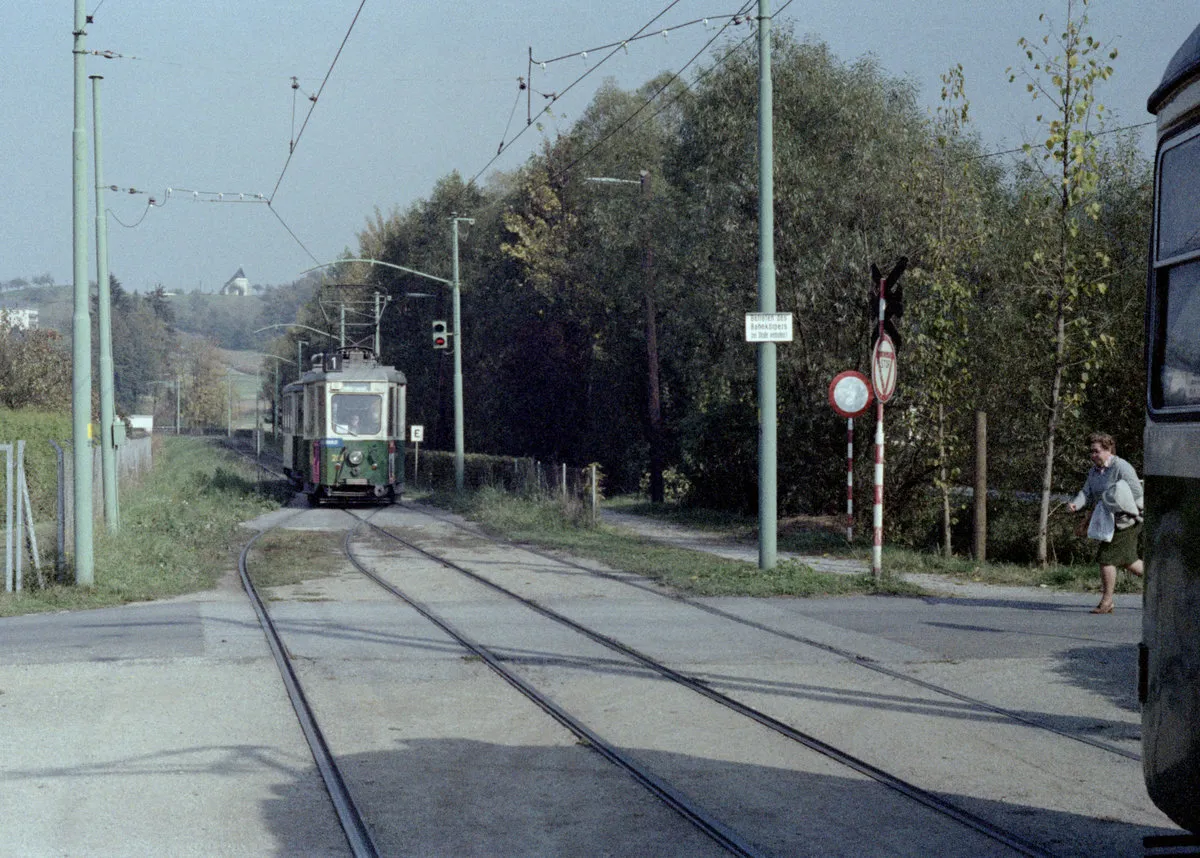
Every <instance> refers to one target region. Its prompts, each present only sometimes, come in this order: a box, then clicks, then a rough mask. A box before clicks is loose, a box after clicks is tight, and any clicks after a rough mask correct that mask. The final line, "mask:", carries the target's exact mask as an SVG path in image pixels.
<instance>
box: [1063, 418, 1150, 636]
mask: <svg viewBox="0 0 1200 858" xmlns="http://www.w3.org/2000/svg"><path fill="white" fill-rule="evenodd" d="M1088 455H1089V456H1090V458H1091V460H1092V469H1091V470H1090V471H1088V475H1087V480H1086V481H1085V482H1084V484H1083V488H1082V489H1081V490H1080V492H1079V494H1077V495H1075V497H1074V498H1072V499H1071V502H1070V503H1068V504H1067V509H1068V510H1070V511H1071V512H1075V511H1076V510H1079V509H1083V508H1084V507H1086V506H1087V505H1088V504H1089V503H1091V504H1093V505H1094V509H1093V511H1092V520H1091V523H1090V525H1089V527H1088V538H1089V539H1095V540H1098V541H1099V542H1100V549H1099V551H1097V553H1096V560H1097V562H1098V563H1099V564H1100V584H1101V593H1100V604H1099V605H1097V606H1096V607H1095V608H1093V609H1092V613H1093V614H1111V613H1112V610H1113V590H1114V589H1115V588H1116V586H1117V567H1118V566H1120V567H1122V568H1124V569H1126V570H1128V571H1129V572H1131V573H1132V574H1134V575H1137V576H1138V577H1139V578H1140V577H1141V576H1142V572H1143V566H1142V561H1141V559H1140V558H1139V557H1138V537H1140V536H1141V534H1142V509H1143V506H1144V501H1143V493H1142V482H1141V480H1139V479H1138V475H1137V472H1136V471H1134V469H1133V465H1131V464H1129V463H1128V462H1126V461H1125V460H1124V459H1122V458H1120V457H1119V456H1117V443H1116V441H1114V440H1113V438H1112V436H1111V435H1104V434H1102V433H1099V432H1097V433H1095V434H1093V435H1092V436H1091V437H1089V438H1088Z"/></svg>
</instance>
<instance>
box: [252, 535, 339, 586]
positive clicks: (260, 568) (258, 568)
mask: <svg viewBox="0 0 1200 858" xmlns="http://www.w3.org/2000/svg"><path fill="white" fill-rule="evenodd" d="M246 566H247V568H248V570H249V572H250V580H251V581H253V582H254V586H255V587H258V588H264V587H283V586H287V585H290V584H302V583H303V582H305V581H309V580H312V579H314V578H327V577H329V576H331V575H334V574H336V573H337V572H339V571H341V569H342V568H343V566H344V561H343V559H342V534H341V533H325V532H319V531H304V530H287V531H284V530H277V531H274V532H272V533H268V534H266V535H265V536H263V537H262V538H261V539H260V540H258V542H256V543H254V547H253V548H251V549H250V562H248V563H247V564H246Z"/></svg>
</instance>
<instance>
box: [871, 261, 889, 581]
mask: <svg viewBox="0 0 1200 858" xmlns="http://www.w3.org/2000/svg"><path fill="white" fill-rule="evenodd" d="M883 285H884V279H883V278H882V277H881V278H880V279H879V339H880V340H882V339H883V319H884V312H885V311H886V310H887V299H886V298H884V288H883ZM875 405H876V407H875V503H874V507H873V509H872V523H873V524H874V526H875V533H874V541H873V543H872V547H871V574H872V575H873V576H874V577H875V578H877V579H878V578H881V577H883V401H882V400H880V399H879V398H878V396H876V400H875Z"/></svg>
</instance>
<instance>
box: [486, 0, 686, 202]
mask: <svg viewBox="0 0 1200 858" xmlns="http://www.w3.org/2000/svg"><path fill="white" fill-rule="evenodd" d="M679 2H680V0H671V2H670V3H668V4H667V6H666V8H665V9H663V10H662V11H661V12H659V13H658V14H657V15H655V16H654V17H653V18H651V19H650V20H649V21H647V22H646V23H645V24H643V25H642V26H641V27H639V28H638V30H637V32H635V33H634V34H633V35H632V36H630V37H629V38H628V39H626V40H625V41H629V39H633V38H636V37H637V36H639V35H641V34H642V33H644V32H645V31H646V30H647V29H649V28H650V27H652V26H653V25H654V22H655V21H657V20H658V19H659V18H661V17H662V16H663V15H665V14H667V13H668V12H670V11H671V9H672V8H674V7H675V5H676V4H678V3H679ZM620 44H621V43H619V42H618V43H617V47H616V48H614V49H613V50H612V51H610V52H609V53H608V54H606V55H605V56H604V57H603V58H602V59H601V60H600V61H599V62H598V63H596V64H595V65H594V66H591V67H590V68H589V69H588V70H587V71H585V72H584V73H583V74H581V75H580V76H579V77H577V78H575V80H573V81H571V83H570V84H568V85H567V86H566V87H565V88H564V89H563V90H562V91H561V92H558V93H556V94H555V97H554V98H553V99H552V100H551V102H550V104H547V105H546V106H545V107H543V108H542V109H541V111H539V112H538V114H537V116H534V117H531V118H530V119H529V121H528V122H527V123H526V124H525V127H524V128H522V129H521V130H520V131H518V132H517V133H516V134H515V135H514V136H513V139H512V140H509V141H508V142H507V143H501V144H500V148H499V149H498V150H497V152H496V154H495V155H493V156H492V157H491V159H490V160H489V161H488V162H487V163H486V164H484V165H483V167H481V168H480V170H479V172H477V173H476V174H475V175H474V176H472V177H471V179H470V181H468V182H467V184H468V185H470V184H473V183H474V182H476V181H477V180H478V179H479V177H480V176H482V175H483V174H484V173H485V172H487V169H488V168H489V167H491V166H492V164H494V163H496V160H497V159H498V158H499V157H500V156H501V155H502V154H504V152H505V151H507V150H508V149H509V148H510V147H511V146H512V145H513V144H514V143H516V142H517V141H518V140H519V139H521V135H523V134H524V133H525V132H526V131H528V130H529V129H530V128H532V127H533V121H534V120H535V119H538V118H540V117H542V116H544V115H545V114H546V113H548V112H549V111H550V107H551V105H552V104H553V103H554V102H555V101H557V100H558V99H559V98H561V97H562V96H564V95H566V94H567V93H568V92H570V91H571V90H572V89H574V88H575V87H576V86H578V85H579V83H580V82H582V81H583V80H584V79H585V78H586V77H588V75H590V74H591V73H592V72H594V71H595V70H596V69H598V68H600V66H602V65H604V64H605V63H606V62H608V61H609V60H610V59H611V58H612V57H613V55H614V54H616V52H617V51H619V50H620V49H621V48H620ZM530 85H532V84H530Z"/></svg>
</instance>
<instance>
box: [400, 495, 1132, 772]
mask: <svg viewBox="0 0 1200 858" xmlns="http://www.w3.org/2000/svg"><path fill="white" fill-rule="evenodd" d="M401 505H402V506H403V507H404V508H405V509H407V510H410V511H412V512H416V513H419V514H421V515H427V516H429V517H430V518H434V519H437V520H438V521H442V522H445V523H446V524H449V525H451V526H453V527H457V528H459V529H460V530H465V531H467V532H468V533H471V534H473V535H475V536H478V537H479V538H480V539H486V540H488V541H489V542H493V543H499V544H506V545H512V544H513V543H511V542H509V541H507V540H504V539H500V538H498V537H495V536H491V535H490V534H486V533H482V532H480V531H479V530H476V529H474V528H471V527H467V526H466V525H464V524H462V523H460V522H457V521H455V520H454V519H452V518H450V517H448V516H442V515H437V514H436V513H434V512H431V511H429V510H427V509H422V508H419V507H416V506H414V505H412V504H408V503H405V504H401ZM519 547H520V549H521V550H522V551H528V552H529V553H530V554H534V555H537V556H538V557H544V558H545V559H547V560H552V561H554V562H556V563H561V564H562V565H564V566H569V567H571V568H572V569H578V570H580V571H581V572H588V573H590V574H592V575H596V576H598V577H601V578H605V579H608V580H610V581H616V582H618V583H620V584H624V585H625V586H627V587H633V588H634V589H637V590H642V591H644V592H647V593H653V594H654V595H656V596H661V597H662V598H664V599H670V600H672V601H675V602H679V603H681V604H684V605H688V606H689V607H692V608H695V609H696V610H699V611H703V612H705V613H706V614H710V615H711V616H714V617H720V618H722V619H725V620H729V621H731V622H735V623H739V624H740V625H743V626H746V627H747V628H752V629H755V630H757V631H760V632H765V633H767V634H769V635H773V636H775V637H778V638H782V639H784V640H789V641H792V642H793V643H799V644H804V645H805V646H810V647H813V648H815V649H819V650H821V651H823V652H827V653H830V654H831V655H836V656H839V657H841V658H844V659H846V660H847V661H850V662H853V663H854V664H856V665H858V666H859V667H861V668H863V669H864V670H871V671H874V672H876V673H879V674H882V675H884V676H888V677H891V678H892V679H897V680H900V681H901V682H906V683H909V684H911V685H915V686H917V687H918V688H923V689H925V690H926V691H931V692H933V693H934V694H940V695H942V696H943V697H949V698H951V699H952V700H957V701H959V702H960V703H968V704H970V705H971V706H974V707H976V708H978V709H981V710H984V711H987V712H991V713H992V714H994V715H1000V716H1001V717H1004V718H1007V719H1009V720H1011V721H1015V722H1017V723H1019V724H1024V725H1025V726H1027V727H1034V728H1036V729H1039V730H1045V731H1046V732H1048V733H1054V734H1055V735H1058V736H1062V737H1063V738H1064V739H1070V740H1071V741H1074V742H1079V743H1081V744H1084V745H1090V746H1091V747H1093V748H1098V749H1099V750H1101V751H1105V752H1107V753H1110V754H1115V755H1116V756H1118V757H1125V758H1126V759H1128V760H1132V761H1134V762H1138V763H1140V762H1141V761H1142V755H1141V754H1139V753H1137V752H1135V751H1128V750H1126V749H1125V748H1121V747H1119V746H1117V745H1113V744H1111V743H1109V742H1105V741H1103V740H1101V739H1095V738H1093V737H1091V736H1081V735H1079V734H1078V733H1072V732H1070V731H1069V730H1066V729H1063V728H1062V727H1055V726H1054V725H1052V724H1047V723H1045V722H1044V721H1039V720H1038V719H1037V718H1031V717H1029V716H1027V715H1022V714H1021V713H1020V712H1014V711H1013V710H1012V709H1006V708H1005V707H1003V706H997V705H996V704H994V703H988V702H987V701H986V700H980V699H978V698H976V697H971V696H969V695H966V694H962V693H960V692H958V691H955V690H953V689H951V688H946V687H945V686H942V685H937V684H935V683H933V682H929V681H928V680H924V679H920V678H919V677H916V676H912V675H911V674H907V673H904V672H903V671H899V670H895V669H893V668H890V667H885V666H884V665H882V664H880V663H879V662H877V661H875V660H874V659H872V658H870V657H868V656H865V655H862V654H861V653H856V652H853V651H852V650H848V649H843V648H842V647H838V646H834V645H833V644H828V643H825V642H824V641H818V640H814V639H813V638H808V637H805V636H804V635H798V634H795V633H794V632H788V631H784V630H783V629H777V628H774V627H772V626H768V625H767V624H765V623H760V622H758V621H757V620H750V619H746V618H745V617H739V616H738V615H737V614H732V613H730V612H728V611H725V610H722V609H721V608H718V607H715V606H713V605H706V604H704V603H703V602H700V601H697V600H695V599H690V598H688V597H687V596H680V595H677V594H674V593H664V592H663V591H662V590H658V589H655V588H654V587H648V586H646V585H645V584H642V583H639V582H638V581H633V580H630V579H629V578H628V577H625V576H622V575H615V574H613V573H612V572H607V571H605V570H603V569H596V568H595V567H592V566H587V565H585V564H583V563H578V562H576V561H573V560H568V559H565V558H563V557H559V556H556V555H554V554H551V553H549V552H547V551H541V550H539V549H537V548H533V547H531V546H528V545H521V546H519Z"/></svg>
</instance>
